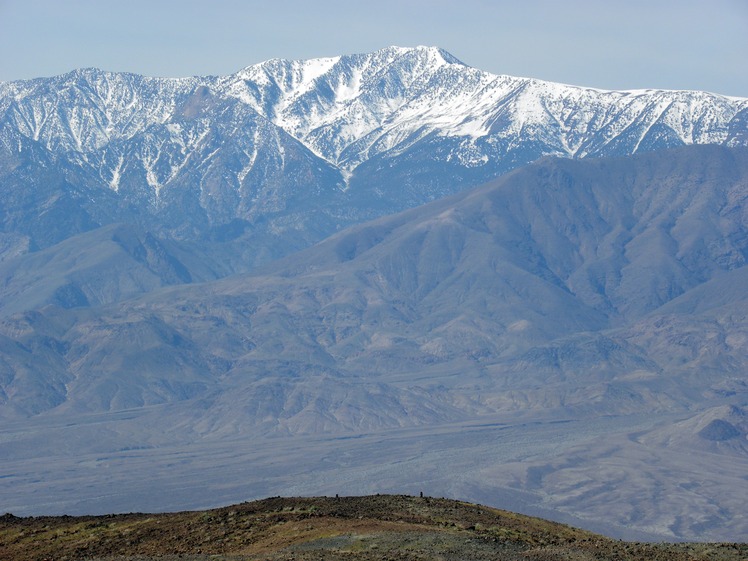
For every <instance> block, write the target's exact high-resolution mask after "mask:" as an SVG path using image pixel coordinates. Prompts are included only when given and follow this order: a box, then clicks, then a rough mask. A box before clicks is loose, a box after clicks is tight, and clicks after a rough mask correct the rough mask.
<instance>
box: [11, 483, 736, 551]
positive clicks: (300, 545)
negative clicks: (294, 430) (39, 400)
mask: <svg viewBox="0 0 748 561" xmlns="http://www.w3.org/2000/svg"><path fill="white" fill-rule="evenodd" d="M0 559H12V560H14V561H42V560H55V561H65V560H67V561H73V560H96V561H104V560H107V561H114V560H118V561H150V560H152V559H160V560H163V561H173V560H177V559H180V560H182V561H207V560H212V561H224V560H225V561H228V560H233V561H244V560H268V561H274V560H290V559H298V560H310V561H311V560H322V559H325V560H333V561H335V560H343V559H345V560H347V561H351V560H359V559H362V560H374V559H377V560H380V559H382V560H385V559H388V560H427V559H429V560H432V559H433V560H458V559H460V560H464V559H472V560H476V561H481V560H489V559H491V560H504V561H524V560H528V561H529V560H535V561H544V560H547V561H556V560H558V561H561V560H565V561H575V560H578V561H593V560H601V561H602V560H610V561H612V560H617V561H637V560H650V559H651V560H662V561H670V560H672V561H699V560H715V561H738V560H745V559H748V545H746V544H643V543H627V542H621V541H617V540H612V539H609V538H605V537H603V536H600V535H597V534H593V533H591V532H586V531H584V530H578V529H576V528H572V527H570V526H565V525H563V524H557V523H554V522H548V521H545V520H541V519H538V518H531V517H527V516H523V515H519V514H513V513H511V512H506V511H502V510H497V509H493V508H488V507H484V506H479V505H473V504H468V503H463V502H458V501H452V500H447V499H436V498H429V497H424V498H418V497H408V496H400V495H398V496H392V495H376V496H369V497H340V498H327V497H321V498H320V497H318V498H280V497H276V498H270V499H265V500H262V501H255V502H250V503H243V504H239V505H234V506H230V507H226V508H219V509H215V510H208V511H204V512H179V513H170V514H118V515H108V516H95V517H94V516H85V517H71V516H60V517H30V518H18V517H15V516H12V515H10V514H6V515H5V516H3V517H0Z"/></svg>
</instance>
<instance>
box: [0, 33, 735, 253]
mask: <svg viewBox="0 0 748 561" xmlns="http://www.w3.org/2000/svg"><path fill="white" fill-rule="evenodd" d="M747 123H748V100H745V99H736V98H728V97H724V96H720V95H715V94H710V93H705V92H686V91H657V90H647V91H630V92H616V91H601V90H594V89H589V88H581V87H573V86H565V85H560V84H553V83H549V82H543V81H540V80H534V79H527V78H514V77H510V76H497V75H493V74H490V73H487V72H482V71H480V70H478V69H475V68H471V67H469V66H466V65H465V64H463V63H461V62H460V61H458V60H457V59H456V58H454V57H453V56H451V55H450V54H448V53H446V52H444V51H443V50H441V49H438V48H431V47H417V48H398V47H390V48H386V49H383V50H381V51H377V52H375V53H371V54H364V55H351V56H340V57H334V58H326V59H314V60H307V61H285V60H271V61H268V62H265V63H262V64H258V65H255V66H251V67H248V68H245V69H243V70H241V71H239V72H237V73H236V74H234V75H231V76H225V77H195V78H185V79H163V78H145V77H142V76H135V75H131V74H115V73H109V72H102V71H99V70H94V69H87V70H77V71H74V72H71V73H69V74H66V75H62V76H57V77H53V78H47V79H42V78H40V79H36V80H30V81H22V82H9V83H4V84H0V152H1V153H0V177H1V178H2V181H3V184H4V189H3V199H4V201H5V202H6V204H5V206H6V208H7V209H8V211H10V209H13V210H12V213H11V215H9V216H7V217H6V220H5V221H4V224H5V226H4V232H5V233H6V234H7V233H10V227H9V226H8V224H9V223H10V224H14V225H15V226H14V228H13V231H12V233H14V234H19V233H20V234H22V235H24V236H26V237H27V238H30V243H31V245H32V246H38V247H45V246H48V245H50V244H51V243H55V242H58V241H61V239H63V238H64V237H67V236H69V235H72V234H76V233H80V232H82V231H85V230H87V229H91V228H93V227H95V226H100V225H105V224H109V223H113V222H131V221H133V220H137V221H138V222H139V223H140V225H141V226H144V227H146V228H147V229H149V230H154V231H158V232H160V233H161V234H162V235H166V236H168V237H172V238H177V239H181V240H193V239H196V238H200V237H205V236H208V237H211V238H213V239H222V240H225V239H237V238H240V237H243V238H244V245H245V246H246V244H247V243H251V244H252V245H253V246H256V247H258V246H259V247H261V248H262V249H258V250H256V252H255V253H249V252H248V253H247V254H246V255H244V261H245V262H249V263H253V262H257V261H265V260H267V259H270V258H272V257H274V256H277V255H282V254H285V253H288V252H289V251H290V250H293V249H298V248H300V247H303V246H306V245H309V244H310V243H312V242H314V241H318V240H320V239H322V238H323V237H325V236H326V235H329V234H331V233H333V232H334V231H336V230H338V229H340V228H341V227H343V226H346V225H349V224H352V223H355V222H359V221H361V220H363V219H368V218H374V217H376V216H380V215H384V214H388V213H392V212H395V211H399V210H402V209H405V208H409V207H413V206H417V205H419V204H422V203H424V202H427V201H429V200H433V199H436V198H438V197H441V196H443V195H446V194H450V193H454V192H457V191H459V190H462V189H465V188H467V187H471V186H475V185H478V184H480V183H483V182H485V181H488V180H490V179H492V178H494V177H496V176H498V175H500V174H502V173H504V172H506V171H508V170H510V169H513V168H515V167H517V166H519V165H524V164H526V163H529V162H531V161H534V160H535V159H537V158H539V157H541V156H544V155H554V156H562V157H569V158H584V157H590V156H610V155H626V154H632V153H636V152H641V151H647V150H653V149H658V148H665V147H674V146H680V145H684V144H722V145H726V146H736V145H744V144H746V143H748V135H747V134H746V131H747V130H748V124H747ZM50 185H51V186H50ZM45 193H46V194H45ZM9 197H12V200H9ZM41 206H44V208H45V209H46V213H45V216H42V217H38V216H36V209H37V208H39V207H41ZM19 207H20V208H19ZM60 214H62V215H64V216H65V220H64V221H62V222H63V224H62V225H61V224H60V222H61V221H60V219H59V215H60ZM46 216H49V217H50V218H49V221H48V220H46V219H45V217H46ZM40 222H41V224H40ZM51 222H54V224H51ZM35 224H36V225H37V226H38V227H36V228H35V227H34V225H35Z"/></svg>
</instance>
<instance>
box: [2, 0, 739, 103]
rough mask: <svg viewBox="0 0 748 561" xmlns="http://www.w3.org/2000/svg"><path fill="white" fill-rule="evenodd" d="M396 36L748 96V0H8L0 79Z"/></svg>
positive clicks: (184, 66)
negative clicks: (84, 68) (85, 68)
mask: <svg viewBox="0 0 748 561" xmlns="http://www.w3.org/2000/svg"><path fill="white" fill-rule="evenodd" d="M388 45H400V46H415V45H436V46H440V47H443V48H444V49H446V50H447V51H449V52H451V53H452V54H453V55H454V56H456V57H457V58H459V59H461V60H462V61H463V62H465V63H467V64H470V65H471V66H475V67H478V68H480V69H482V70H487V71H490V72H494V73H497V74H510V75H514V76H530V77H534V78H541V79H545V80H552V81H557V82H564V83H569V84H576V85H584V86H594V87H600V88H609V89H633V88H646V87H651V88H668V89H699V90H708V91H712V92H717V93H722V94H727V95H735V96H743V97H748V0H698V1H697V0H670V1H665V0H649V1H644V0H598V1H592V0H563V1H562V0H524V1H520V0H516V1H511V2H510V1H505V0H452V1H448V0H432V1H427V0H367V1H365V2H360V1H357V0H306V1H303V0H262V1H254V0H245V1H240V0H210V1H205V0H179V1H176V0H0V81H6V80H16V79H24V78H33V77H38V76H51V75H54V74H61V73H63V72H67V71H69V70H72V69H74V68H80V67H90V66H94V67H98V68H102V69H105V70H114V71H129V72H136V73H139V74H146V75H151V76H174V77H175V76H189V75H203V74H219V75H222V74H230V73H232V72H235V71H237V70H239V69H240V68H243V67H245V66H249V65H251V64H255V63H258V62H261V61H263V60H267V59H269V58H314V57H320V56H332V55H337V54H350V53H360V52H370V51H374V50H377V49H379V48H382V47H385V46H388Z"/></svg>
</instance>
